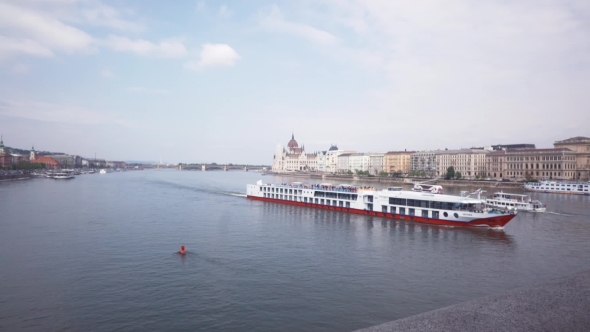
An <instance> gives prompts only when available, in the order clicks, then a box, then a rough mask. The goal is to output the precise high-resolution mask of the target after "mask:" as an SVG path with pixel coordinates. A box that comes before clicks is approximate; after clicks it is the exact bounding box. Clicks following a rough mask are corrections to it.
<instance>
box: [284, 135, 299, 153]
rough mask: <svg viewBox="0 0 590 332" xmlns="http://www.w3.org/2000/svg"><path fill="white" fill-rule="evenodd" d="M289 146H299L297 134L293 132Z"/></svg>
mask: <svg viewBox="0 0 590 332" xmlns="http://www.w3.org/2000/svg"><path fill="white" fill-rule="evenodd" d="M287 146H288V147H290V148H291V149H292V148H297V147H299V144H297V141H296V140H295V135H293V134H291V140H290V141H289V144H287Z"/></svg>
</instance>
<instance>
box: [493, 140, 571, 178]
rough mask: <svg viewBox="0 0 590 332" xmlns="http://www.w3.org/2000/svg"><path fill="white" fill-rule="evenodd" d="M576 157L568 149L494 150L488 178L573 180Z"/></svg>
mask: <svg viewBox="0 0 590 332" xmlns="http://www.w3.org/2000/svg"><path fill="white" fill-rule="evenodd" d="M576 166H577V163H576V154H575V153H574V152H573V151H571V150H569V149H565V148H554V149H525V150H506V151H494V152H491V153H489V154H488V155H487V156H486V169H487V176H488V177H489V178H492V179H494V180H502V179H510V180H515V181H520V180H533V179H537V180H542V179H551V180H571V179H574V178H575V176H576Z"/></svg>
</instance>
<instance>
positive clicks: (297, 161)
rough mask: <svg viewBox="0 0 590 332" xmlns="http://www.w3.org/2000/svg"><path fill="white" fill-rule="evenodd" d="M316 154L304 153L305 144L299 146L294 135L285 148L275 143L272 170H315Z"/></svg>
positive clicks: (316, 166) (316, 167) (316, 165)
mask: <svg viewBox="0 0 590 332" xmlns="http://www.w3.org/2000/svg"><path fill="white" fill-rule="evenodd" d="M317 169H318V164H317V154H315V153H305V146H304V145H302V146H301V147H299V144H298V143H297V141H296V140H295V135H291V140H290V141H289V143H288V144H287V147H286V148H283V147H282V146H281V145H280V143H279V144H277V147H276V150H275V155H274V157H273V162H272V171H273V172H295V171H317Z"/></svg>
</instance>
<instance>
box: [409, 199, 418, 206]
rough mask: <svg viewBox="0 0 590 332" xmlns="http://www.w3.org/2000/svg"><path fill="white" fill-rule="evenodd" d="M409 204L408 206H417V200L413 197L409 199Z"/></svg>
mask: <svg viewBox="0 0 590 332" xmlns="http://www.w3.org/2000/svg"><path fill="white" fill-rule="evenodd" d="M407 205H408V206H417V205H416V201H415V200H413V199H408V203H407Z"/></svg>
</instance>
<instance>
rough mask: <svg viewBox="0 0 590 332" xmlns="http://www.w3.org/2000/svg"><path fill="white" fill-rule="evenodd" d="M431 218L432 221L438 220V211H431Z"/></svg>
mask: <svg viewBox="0 0 590 332" xmlns="http://www.w3.org/2000/svg"><path fill="white" fill-rule="evenodd" d="M445 213H446V212H445ZM432 218H434V219H438V218H439V216H438V211H432Z"/></svg>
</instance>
